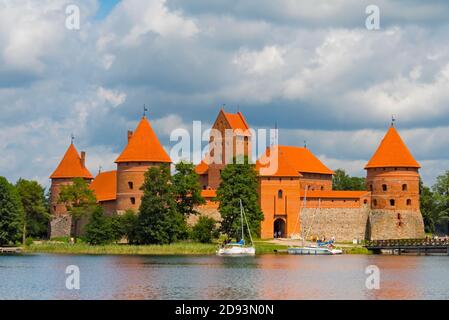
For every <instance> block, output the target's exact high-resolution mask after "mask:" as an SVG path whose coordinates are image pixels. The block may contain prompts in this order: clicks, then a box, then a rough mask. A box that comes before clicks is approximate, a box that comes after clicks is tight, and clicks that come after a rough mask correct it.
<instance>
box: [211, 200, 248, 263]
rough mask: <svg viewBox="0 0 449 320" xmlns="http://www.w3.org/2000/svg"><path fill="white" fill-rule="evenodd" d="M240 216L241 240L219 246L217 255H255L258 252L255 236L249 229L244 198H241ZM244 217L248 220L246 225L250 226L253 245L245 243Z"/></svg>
mask: <svg viewBox="0 0 449 320" xmlns="http://www.w3.org/2000/svg"><path fill="white" fill-rule="evenodd" d="M240 218H241V224H242V238H241V240H240V241H239V242H235V243H228V244H225V245H224V246H223V247H221V248H219V249H218V251H217V255H219V256H253V255H255V254H256V248H255V247H254V243H253V237H252V236H251V231H250V229H249V224H248V220H247V219H246V214H245V209H244V208H243V204H242V199H240ZM243 219H244V220H245V222H246V227H247V228H248V234H249V238H250V240H251V246H246V245H245V231H244V223H243Z"/></svg>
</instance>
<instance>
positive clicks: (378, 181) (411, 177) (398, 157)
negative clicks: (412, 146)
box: [365, 124, 425, 240]
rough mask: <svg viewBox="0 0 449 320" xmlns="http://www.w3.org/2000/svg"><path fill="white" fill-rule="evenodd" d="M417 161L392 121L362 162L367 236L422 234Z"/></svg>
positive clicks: (386, 236) (408, 236)
mask: <svg viewBox="0 0 449 320" xmlns="http://www.w3.org/2000/svg"><path fill="white" fill-rule="evenodd" d="M419 168H420V165H419V163H418V162H417V161H416V160H415V159H414V158H413V156H412V154H411V153H410V151H409V150H408V148H407V146H406V145H405V143H404V142H403V140H402V139H401V137H400V136H399V133H398V132H397V131H396V129H395V127H394V126H393V124H392V125H391V127H390V128H389V129H388V131H387V134H386V135H385V137H384V138H383V140H382V142H381V143H380V145H379V147H378V148H377V150H376V152H375V153H374V155H373V156H372V158H371V160H370V161H369V162H368V164H367V165H366V166H365V169H366V170H367V178H366V183H367V187H368V190H370V191H371V196H372V197H371V214H370V231H371V232H370V237H371V239H374V240H375V239H412V238H422V237H424V235H425V234H424V224H423V219H422V215H421V211H420V202H419Z"/></svg>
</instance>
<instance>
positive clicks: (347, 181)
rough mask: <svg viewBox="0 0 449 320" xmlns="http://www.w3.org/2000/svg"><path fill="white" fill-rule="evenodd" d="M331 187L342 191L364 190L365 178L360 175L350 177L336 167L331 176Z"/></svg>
mask: <svg viewBox="0 0 449 320" xmlns="http://www.w3.org/2000/svg"><path fill="white" fill-rule="evenodd" d="M332 189H333V190H344V191H359V190H366V180H365V178H360V177H350V176H349V175H348V174H347V173H346V171H345V170H343V169H337V170H335V175H334V177H333V178H332Z"/></svg>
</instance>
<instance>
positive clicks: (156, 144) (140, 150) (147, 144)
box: [115, 117, 171, 163]
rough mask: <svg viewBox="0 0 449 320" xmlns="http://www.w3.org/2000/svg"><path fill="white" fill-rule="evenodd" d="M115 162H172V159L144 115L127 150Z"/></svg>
mask: <svg viewBox="0 0 449 320" xmlns="http://www.w3.org/2000/svg"><path fill="white" fill-rule="evenodd" d="M115 162H116V163H120V162H171V159H170V157H169V156H168V154H167V152H165V150H164V147H162V144H161V143H160V141H159V139H158V138H157V136H156V134H155V133H154V131H153V128H151V125H150V122H149V121H148V120H147V118H146V117H143V118H142V120H141V121H140V123H139V125H138V126H137V129H136V131H135V133H134V134H133V135H132V137H131V138H130V140H129V142H128V145H127V146H126V147H125V150H123V152H122V154H121V155H120V156H119V157H118V158H117V160H115Z"/></svg>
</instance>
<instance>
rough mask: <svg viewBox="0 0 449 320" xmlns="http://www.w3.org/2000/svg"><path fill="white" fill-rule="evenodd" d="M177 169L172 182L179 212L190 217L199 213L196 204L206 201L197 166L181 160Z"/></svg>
mask: <svg viewBox="0 0 449 320" xmlns="http://www.w3.org/2000/svg"><path fill="white" fill-rule="evenodd" d="M175 170H176V173H175V174H174V175H173V177H172V182H173V190H174V193H175V198H176V204H177V207H178V212H179V213H181V214H182V215H183V216H184V217H185V218H188V217H189V216H190V215H192V214H197V212H196V211H195V206H198V205H200V204H204V203H205V200H204V198H203V197H202V196H201V185H200V181H199V175H198V174H197V173H196V172H195V166H194V165H193V164H191V163H187V162H182V161H181V162H179V163H178V164H176V166H175Z"/></svg>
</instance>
